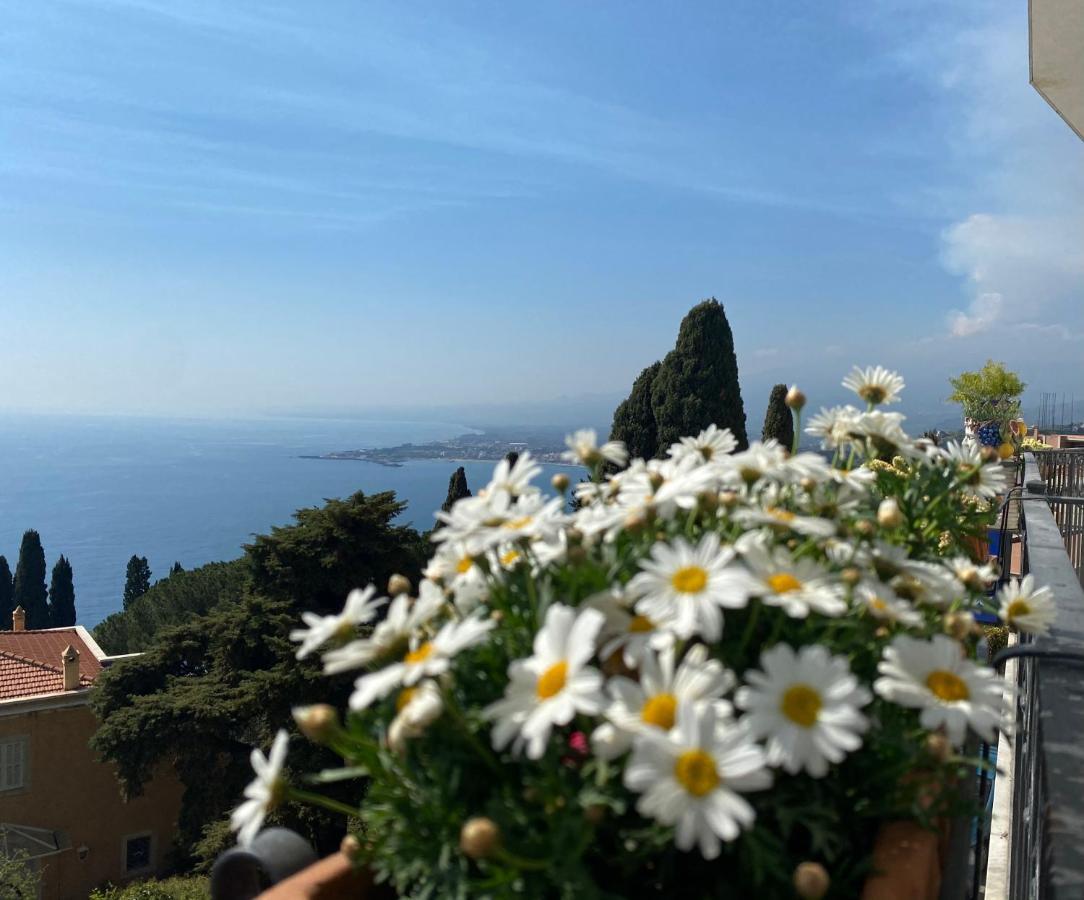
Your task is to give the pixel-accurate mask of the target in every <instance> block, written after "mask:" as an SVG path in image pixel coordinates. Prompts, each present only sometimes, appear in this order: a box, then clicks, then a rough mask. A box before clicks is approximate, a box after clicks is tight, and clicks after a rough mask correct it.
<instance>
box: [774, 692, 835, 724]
mask: <svg viewBox="0 0 1084 900" xmlns="http://www.w3.org/2000/svg"><path fill="white" fill-rule="evenodd" d="M823 705H824V704H823V703H822V702H821V695H820V694H818V693H817V692H816V691H815V690H814V689H813V688H811V687H810V686H809V685H808V684H793V685H791V686H790V687H789V688H787V690H786V691H785V692H784V693H783V699H782V701H780V703H779V711H780V712H781V713H783V715H784V716H786V717H787V718H788V719H790V720H791V721H792V722H793V723H794V724H795V725H801V726H802V728H812V727H813V726H814V725H816V724H817V717H818V716H819V715H820V712H821V707H822V706H823Z"/></svg>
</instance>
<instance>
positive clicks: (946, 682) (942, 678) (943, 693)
mask: <svg viewBox="0 0 1084 900" xmlns="http://www.w3.org/2000/svg"><path fill="white" fill-rule="evenodd" d="M926 687H928V688H929V689H930V692H931V693H932V694H933V695H934V696H935V697H936V698H937V699H938V700H944V701H945V702H946V703H955V702H957V701H959V700H966V699H968V697H970V696H971V692H970V691H969V690H968V689H967V685H966V684H965V683H964V680H963V679H962V678H961V677H960V676H959V675H957V674H956V673H955V672H949V671H948V670H947V669H935V670H934V671H933V672H930V674H929V675H927V676H926Z"/></svg>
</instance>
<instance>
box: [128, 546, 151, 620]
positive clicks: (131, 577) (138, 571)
mask: <svg viewBox="0 0 1084 900" xmlns="http://www.w3.org/2000/svg"><path fill="white" fill-rule="evenodd" d="M150 589H151V567H150V563H148V562H147V557H145V556H136V555H135V554H133V555H132V558H131V559H130V560H128V568H127V569H126V570H125V573H124V598H123V607H124V609H127V608H128V607H129V606H131V605H132V603H133V602H134V601H135V600H136V599H137V598H139V597H142V596H143V595H144V594H145V593H147V591H149V590H150Z"/></svg>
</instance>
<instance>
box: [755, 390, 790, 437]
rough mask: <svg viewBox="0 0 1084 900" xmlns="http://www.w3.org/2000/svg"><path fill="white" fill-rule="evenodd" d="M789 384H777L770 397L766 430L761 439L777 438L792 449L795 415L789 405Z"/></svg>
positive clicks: (765, 423) (765, 418)
mask: <svg viewBox="0 0 1084 900" xmlns="http://www.w3.org/2000/svg"><path fill="white" fill-rule="evenodd" d="M787 390H788V389H787V386H786V385H785V384H777V385H776V386H775V387H773V388H772V393H771V395H770V396H769V397H768V411H767V413H765V415H764V430H763V431H762V432H761V440H764V441H768V440H773V439H774V440H777V441H779V443H780V445H781V446H782V447H785V448H786V449H787V450H790V448H791V445H792V444H793V443H794V417H793V416H792V415H791V413H790V407H788V406H787V402H786V401H787Z"/></svg>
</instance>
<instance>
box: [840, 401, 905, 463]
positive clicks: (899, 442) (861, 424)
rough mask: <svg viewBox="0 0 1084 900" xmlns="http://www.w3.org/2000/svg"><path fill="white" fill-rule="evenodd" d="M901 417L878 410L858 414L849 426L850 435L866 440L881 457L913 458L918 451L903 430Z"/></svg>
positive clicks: (898, 414)
mask: <svg viewBox="0 0 1084 900" xmlns="http://www.w3.org/2000/svg"><path fill="white" fill-rule="evenodd" d="M903 418H904V417H903V415H902V414H900V413H890V412H882V411H881V410H879V409H874V410H871V411H870V412H864V413H860V414H859V416H858V418H857V419H855V421H854V422H853V423H852V425H851V434H852V435H854V436H857V437H863V438H867V439H868V440H869V441H870V442H871V443H872V444H873V447H874V449H875V450H876V451H877V453H878V454H880V455H881V456H886V455H888V454H890V453H894V454H901V455H903V456H913V455H915V454H916V453H918V451H917V450H916V449H915V447H914V444H912V442H911V438H910V436H909V435H908V434H907V432H906V431H904V430H903Z"/></svg>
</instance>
